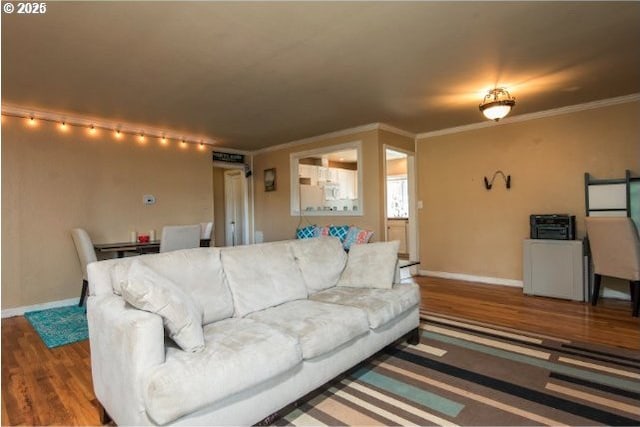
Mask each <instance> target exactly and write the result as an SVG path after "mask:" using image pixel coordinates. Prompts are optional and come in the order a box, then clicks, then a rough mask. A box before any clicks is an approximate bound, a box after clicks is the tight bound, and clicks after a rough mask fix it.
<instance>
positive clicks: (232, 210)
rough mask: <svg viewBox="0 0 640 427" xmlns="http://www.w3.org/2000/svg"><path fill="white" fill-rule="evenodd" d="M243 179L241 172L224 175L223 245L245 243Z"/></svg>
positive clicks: (227, 172)
mask: <svg viewBox="0 0 640 427" xmlns="http://www.w3.org/2000/svg"><path fill="white" fill-rule="evenodd" d="M245 193H246V191H245V179H244V174H243V173H242V171H241V170H229V171H225V173H224V195H225V197H224V202H225V203H224V204H225V245H226V246H237V245H241V244H243V243H244V241H245V234H246V230H245V217H246V202H245Z"/></svg>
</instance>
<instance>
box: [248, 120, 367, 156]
mask: <svg viewBox="0 0 640 427" xmlns="http://www.w3.org/2000/svg"><path fill="white" fill-rule="evenodd" d="M378 128H379V123H369V124H368V125H362V126H356V127H353V128H348V129H342V130H337V131H335V132H329V133H323V134H322V135H315V136H310V137H308V138H303V139H297V140H295V141H289V142H285V143H283V144H278V145H271V146H269V147H265V148H260V149H258V150H255V151H252V152H251V154H253V155H254V156H255V155H258V154H265V153H269V152H272V151H278V150H283V149H285V148H291V147H295V146H298V145H304V144H310V143H313V142H318V141H322V140H324V139H329V138H338V137H340V136H349V135H353V134H354V133H360V132H370V131H372V130H377V129H378Z"/></svg>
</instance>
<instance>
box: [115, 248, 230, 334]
mask: <svg viewBox="0 0 640 427" xmlns="http://www.w3.org/2000/svg"><path fill="white" fill-rule="evenodd" d="M135 260H141V261H143V262H144V263H145V264H146V265H148V266H149V267H150V268H152V269H153V270H155V271H156V272H157V273H158V274H161V275H162V276H164V277H166V278H168V279H169V280H171V281H172V282H173V283H175V284H176V285H178V286H179V287H180V288H181V289H182V290H184V291H185V292H186V293H187V294H189V295H191V297H192V298H193V300H194V301H195V302H196V304H197V305H199V306H200V307H201V309H202V313H203V317H202V322H203V324H207V323H211V322H215V321H216V320H221V319H226V318H227V317H230V316H231V315H233V300H232V299H231V292H230V291H229V287H228V286H227V284H226V282H225V280H224V274H223V271H222V263H221V262H220V249H219V248H196V249H185V250H180V251H171V252H165V253H161V254H151V255H143V256H141V257H130V258H122V259H119V260H117V262H115V263H114V265H113V267H112V268H111V283H112V286H113V292H114V293H115V294H117V295H121V294H122V285H123V284H124V283H126V282H127V280H128V279H129V268H130V267H131V263H132V262H133V261H135ZM108 262H111V261H108Z"/></svg>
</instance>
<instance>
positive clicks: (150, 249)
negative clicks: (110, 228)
mask: <svg viewBox="0 0 640 427" xmlns="http://www.w3.org/2000/svg"><path fill="white" fill-rule="evenodd" d="M93 249H94V250H95V251H96V253H104V254H106V253H113V252H115V253H116V256H117V257H118V258H122V257H124V254H125V253H127V252H132V253H136V254H138V255H142V254H147V253H157V252H160V240H151V241H149V242H115V243H95V244H94V245H93Z"/></svg>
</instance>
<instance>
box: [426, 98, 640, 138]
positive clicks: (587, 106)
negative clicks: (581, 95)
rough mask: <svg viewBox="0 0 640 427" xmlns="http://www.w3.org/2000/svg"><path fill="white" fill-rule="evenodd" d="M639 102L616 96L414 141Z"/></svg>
mask: <svg viewBox="0 0 640 427" xmlns="http://www.w3.org/2000/svg"><path fill="white" fill-rule="evenodd" d="M637 101H640V93H633V94H631V95H625V96H618V97H616V98H608V99H601V100H599V101H592V102H586V103H584V104H576V105H570V106H567V107H560V108H553V109H551V110H545V111H538V112H536V113H529V114H522V115H520V116H513V117H507V118H506V119H502V120H500V121H499V122H493V121H488V120H487V121H484V122H481V123H472V124H469V125H463V126H456V127H452V128H447V129H441V130H436V131H432V132H425V133H419V134H417V135H416V141H418V140H420V139H426V138H434V137H436V136H442V135H449V134H452V133H460V132H468V131H470V130H475V129H483V128H487V127H490V126H500V125H507V124H509V123H520V122H526V121H529V120H536V119H542V118H544V117H553V116H560V115H562V114H569V113H577V112H579V111H586V110H593V109H596V108H604V107H609V106H612V105H618V104H626V103H629V102H637Z"/></svg>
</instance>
